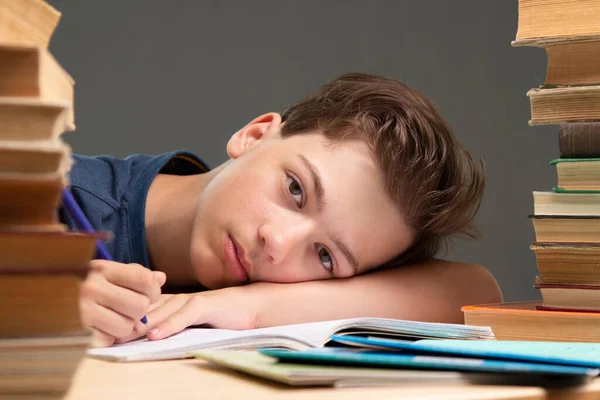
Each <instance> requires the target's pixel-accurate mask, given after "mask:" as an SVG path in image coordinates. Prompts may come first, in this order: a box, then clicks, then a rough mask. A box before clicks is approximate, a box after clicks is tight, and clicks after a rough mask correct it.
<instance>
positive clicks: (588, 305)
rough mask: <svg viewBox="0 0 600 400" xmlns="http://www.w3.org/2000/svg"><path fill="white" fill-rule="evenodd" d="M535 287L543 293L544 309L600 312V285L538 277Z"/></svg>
mask: <svg viewBox="0 0 600 400" xmlns="http://www.w3.org/2000/svg"><path fill="white" fill-rule="evenodd" d="M535 288H536V289H539V290H540V292H541V293H542V304H541V306H538V307H537V308H538V309H542V310H559V311H560V310H562V311H565V310H569V311H581V312H600V286H598V285H567V284H554V283H546V282H544V281H543V280H541V279H540V278H539V277H538V278H536V281H535Z"/></svg>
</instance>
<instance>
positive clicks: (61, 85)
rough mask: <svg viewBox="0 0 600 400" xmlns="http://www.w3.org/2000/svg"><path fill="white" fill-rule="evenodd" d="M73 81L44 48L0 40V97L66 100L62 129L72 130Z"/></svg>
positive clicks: (73, 120)
mask: <svg viewBox="0 0 600 400" xmlns="http://www.w3.org/2000/svg"><path fill="white" fill-rule="evenodd" d="M74 84H75V81H74V80H73V78H72V77H71V76H70V75H69V74H68V73H67V72H66V71H65V70H64V69H63V68H62V67H61V66H60V64H59V63H58V62H57V61H56V59H55V58H54V57H53V56H52V54H50V52H49V51H48V50H47V49H46V48H44V47H39V46H31V45H15V44H7V43H1V42H0V97H17V98H19V97H23V98H29V99H38V100H42V101H51V102H52V101H58V102H66V103H68V110H67V117H66V121H65V122H66V125H65V126H64V129H65V130H74V129H75V117H74V113H73V86H74Z"/></svg>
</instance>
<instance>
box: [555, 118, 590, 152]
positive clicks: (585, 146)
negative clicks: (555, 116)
mask: <svg viewBox="0 0 600 400" xmlns="http://www.w3.org/2000/svg"><path fill="white" fill-rule="evenodd" d="M558 147H559V152H560V157H561V158H594V157H600V122H574V123H567V124H561V125H560V128H559V131H558Z"/></svg>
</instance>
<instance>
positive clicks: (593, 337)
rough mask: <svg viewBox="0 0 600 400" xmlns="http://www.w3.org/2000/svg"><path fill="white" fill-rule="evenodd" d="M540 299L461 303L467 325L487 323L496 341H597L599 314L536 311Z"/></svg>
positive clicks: (598, 335)
mask: <svg viewBox="0 0 600 400" xmlns="http://www.w3.org/2000/svg"><path fill="white" fill-rule="evenodd" d="M541 305H542V304H541V302H539V301H527V302H515V303H498V304H482V305H472V306H464V307H463V308H462V309H461V310H462V312H463V313H464V315H465V324H466V325H475V326H489V327H491V328H492V331H493V332H494V335H495V336H496V339H498V340H534V341H554V342H600V314H599V313H589V312H565V311H546V310H537V309H536V307H538V306H541Z"/></svg>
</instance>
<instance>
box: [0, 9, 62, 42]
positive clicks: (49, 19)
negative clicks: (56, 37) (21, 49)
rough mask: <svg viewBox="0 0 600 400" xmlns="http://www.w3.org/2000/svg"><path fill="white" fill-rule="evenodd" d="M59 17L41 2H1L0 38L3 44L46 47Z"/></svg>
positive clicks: (58, 14) (57, 13) (55, 11)
mask: <svg viewBox="0 0 600 400" xmlns="http://www.w3.org/2000/svg"><path fill="white" fill-rule="evenodd" d="M60 16H61V14H60V12H58V11H57V10H56V9H54V8H53V7H52V6H51V5H50V4H48V3H47V2H45V1H43V0H2V1H0V38H2V41H3V42H9V43H19V44H34V45H37V46H43V47H48V43H49V42H50V38H51V37H52V34H53V33H54V30H55V29H56V26H57V25H58V21H59V20H60Z"/></svg>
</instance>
